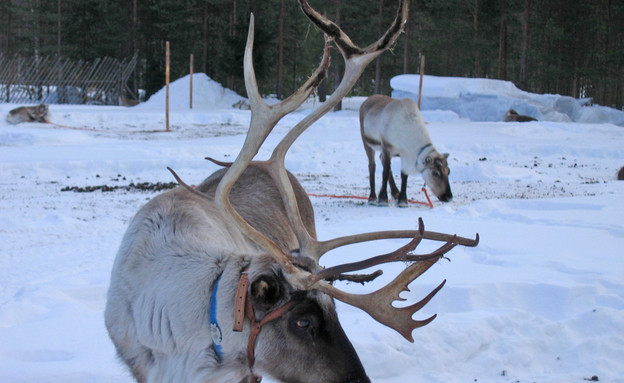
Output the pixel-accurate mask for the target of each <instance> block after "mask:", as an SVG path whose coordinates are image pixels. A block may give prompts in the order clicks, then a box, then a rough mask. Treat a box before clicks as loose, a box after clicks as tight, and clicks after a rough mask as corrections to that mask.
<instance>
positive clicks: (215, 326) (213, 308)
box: [210, 275, 223, 360]
mask: <svg viewBox="0 0 624 383" xmlns="http://www.w3.org/2000/svg"><path fill="white" fill-rule="evenodd" d="M219 281H221V275H219V278H217V281H216V282H215V284H214V287H213V288H212V295H211V296H210V337H211V338H212V346H213V347H214V350H215V352H216V353H217V356H218V357H219V360H221V359H223V350H222V347H221V345H222V344H223V332H221V327H219V323H218V322H217V291H218V290H219Z"/></svg>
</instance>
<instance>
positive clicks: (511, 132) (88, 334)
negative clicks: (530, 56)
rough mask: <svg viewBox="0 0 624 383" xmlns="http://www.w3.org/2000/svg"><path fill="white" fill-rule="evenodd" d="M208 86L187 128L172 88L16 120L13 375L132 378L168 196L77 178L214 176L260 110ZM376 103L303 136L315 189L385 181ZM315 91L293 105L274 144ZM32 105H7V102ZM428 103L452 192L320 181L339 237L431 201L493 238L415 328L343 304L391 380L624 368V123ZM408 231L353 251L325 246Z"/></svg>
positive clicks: (436, 211)
mask: <svg viewBox="0 0 624 383" xmlns="http://www.w3.org/2000/svg"><path fill="white" fill-rule="evenodd" d="M202 81H203V80H202ZM199 83H201V81H197V82H196V84H195V89H196V93H195V94H196V97H197V98H196V99H197V100H201V99H202V97H204V98H205V101H198V104H196V105H198V106H197V107H196V108H195V109H193V110H188V107H187V106H186V100H188V96H187V93H186V89H187V88H186V87H185V84H184V83H183V82H178V83H177V85H176V83H174V86H172V100H175V101H176V102H177V104H175V106H174V108H173V110H172V113H171V124H172V131H171V132H169V133H165V132H160V131H157V130H161V129H164V119H165V116H164V112H163V110H162V107H161V102H160V101H158V98H157V97H156V98H154V99H153V100H150V101H149V102H147V103H146V104H144V105H141V106H138V107H135V108H122V107H95V106H74V105H52V106H51V107H50V108H51V111H52V113H53V116H52V121H54V122H55V123H57V124H61V125H66V126H68V127H73V128H80V129H69V128H59V127H54V126H52V125H46V124H21V125H8V124H7V123H6V122H5V121H4V119H3V118H2V119H0V382H3V383H4V382H7V383H19V382H37V383H42V382H63V383H72V382H76V383H78V382H80V383H82V382H95V383H104V382H131V381H132V380H131V378H130V376H129V374H128V373H127V372H126V370H125V369H124V368H123V367H122V365H121V364H120V363H119V362H118V361H117V359H116V357H115V353H114V349H113V346H112V343H111V342H110V340H109V339H108V335H107V333H106V329H105V327H104V323H103V309H104V304H105V299H106V291H107V288H108V283H109V276H110V270H111V266H112V263H113V259H114V257H115V253H116V251H117V246H118V245H119V243H120V240H121V237H122V235H123V233H124V230H125V228H126V226H127V224H128V221H129V220H130V219H131V217H132V216H133V214H134V213H135V212H136V211H137V210H138V209H139V207H140V206H141V205H143V204H144V203H145V202H146V201H147V200H149V199H150V198H152V197H153V196H154V195H155V193H153V192H146V191H137V190H134V189H129V190H128V189H124V188H119V189H116V190H113V191H101V190H97V191H94V192H90V193H79V192H74V191H62V189H63V188H67V187H74V186H75V187H87V186H101V185H107V186H112V187H114V186H128V185H129V184H130V183H135V184H136V183H140V182H151V183H156V182H171V181H173V179H172V176H171V175H170V174H169V172H168V171H167V170H166V169H165V167H166V166H171V167H172V168H174V169H175V170H176V171H177V172H178V173H179V174H180V175H181V176H182V177H183V178H184V179H185V180H187V181H188V182H190V183H198V182H200V181H201V180H202V179H203V178H204V177H206V176H207V175H208V174H210V173H211V172H212V171H214V170H216V166H215V165H212V164H211V163H209V162H207V161H205V160H203V158H204V157H205V156H211V157H215V158H217V159H224V160H231V159H232V158H233V156H234V155H235V154H236V153H237V151H238V150H239V148H240V147H241V145H242V142H243V139H244V133H245V131H246V127H247V125H248V123H249V118H250V114H249V111H244V110H239V109H234V108H231V107H230V105H232V104H233V103H235V102H236V101H238V100H240V97H238V96H236V95H233V94H231V93H229V92H226V91H224V90H219V88H218V87H213V85H214V84H212V83H210V82H209V81H205V82H204V84H205V85H204V86H200V85H197V84H199ZM202 92H203V94H202ZM212 92H217V93H218V92H222V93H218V94H219V96H218V97H213V96H214V94H213V93H212ZM493 100H495V98H493ZM361 101H362V100H361V99H359V98H354V99H350V100H347V102H345V106H347V108H348V109H347V110H344V111H341V112H332V113H330V114H328V115H327V116H325V117H324V118H323V119H321V120H320V121H319V122H318V123H316V124H315V125H313V126H312V127H311V128H310V129H309V131H307V132H306V133H304V135H303V136H302V137H301V139H300V140H299V141H298V142H297V143H296V144H295V146H294V147H293V148H292V150H291V152H289V155H288V157H287V166H288V168H289V169H290V170H291V171H293V172H294V173H295V174H296V175H297V176H298V177H299V179H300V180H301V181H302V183H303V185H304V187H305V188H306V189H307V190H308V191H309V192H311V193H319V194H356V195H361V196H367V195H368V180H367V178H368V176H367V169H366V157H365V155H364V151H363V147H362V144H361V142H360V138H359V126H358V118H357V106H358V103H359V102H361ZM312 103H313V102H310V103H308V104H306V105H307V107H306V108H303V109H301V110H299V111H297V112H296V113H294V114H293V115H290V116H287V117H286V118H285V119H284V120H283V121H282V122H280V124H279V125H278V126H277V128H276V131H275V132H274V134H273V135H272V136H271V137H270V138H269V140H268V142H269V144H274V143H275V142H277V140H278V139H279V137H280V136H282V135H283V134H284V133H285V132H286V131H287V129H288V128H289V127H291V126H293V125H294V124H295V123H296V122H297V121H298V120H299V119H301V118H302V117H303V116H305V115H306V113H308V112H309V109H308V107H309V106H310V104H312ZM14 107H15V105H8V104H0V116H4V115H6V113H7V112H8V111H9V110H10V109H12V108H14ZM423 114H424V117H425V120H427V121H428V122H429V123H428V125H427V126H428V129H429V132H430V134H431V136H432V138H433V140H434V145H435V146H436V147H437V149H438V150H439V151H441V152H442V151H444V152H449V153H450V157H449V165H450V168H451V175H450V178H451V185H452V188H453V195H454V199H453V201H452V202H450V203H440V202H438V201H434V205H435V207H434V208H433V209H429V208H427V207H423V206H420V205H412V206H410V207H409V208H405V209H400V208H397V207H392V206H391V207H385V208H382V207H373V206H368V205H366V204H365V203H363V202H362V201H361V200H356V199H353V200H351V199H330V198H322V197H313V198H312V202H313V204H314V206H315V210H316V220H317V227H318V232H319V237H320V238H322V239H327V238H330V237H336V236H340V235H346V234H352V233H357V232H364V231H372V230H387V229H414V228H416V225H417V220H418V217H422V218H423V219H424V222H425V225H426V227H427V229H428V230H433V231H442V232H447V233H457V234H459V235H462V236H466V237H472V236H474V234H475V233H477V232H478V233H479V234H480V236H481V243H480V244H479V246H478V247H476V248H459V247H458V248H456V249H454V250H453V251H452V252H450V253H449V254H448V256H449V258H450V259H451V262H446V261H442V262H440V263H439V264H437V265H435V266H434V267H432V269H431V270H430V271H428V272H427V273H426V274H425V275H424V276H422V277H421V278H419V279H418V280H417V281H415V282H414V283H413V284H412V285H411V292H410V293H407V294H405V297H407V298H408V301H412V302H413V301H416V300H419V299H420V298H422V297H423V296H425V295H426V294H427V293H428V292H429V291H430V290H431V289H432V288H433V287H435V286H436V285H437V284H438V283H439V282H441V281H442V280H443V279H447V284H446V286H445V287H444V288H443V289H442V290H441V291H440V292H439V293H438V295H437V296H436V297H435V298H434V299H433V300H432V301H431V302H430V304H429V305H428V306H427V307H425V308H424V309H423V310H422V311H421V312H419V313H417V314H416V315H415V317H417V319H422V318H426V317H428V316H430V315H432V314H434V313H437V314H438V317H437V319H436V320H434V321H433V322H432V323H431V324H429V325H428V326H426V327H423V328H420V329H417V330H415V331H414V333H413V335H414V338H415V340H416V341H415V343H414V344H412V343H409V342H407V341H405V340H404V339H403V338H402V337H401V336H400V335H398V334H397V333H395V332H394V331H393V330H391V329H388V328H386V327H384V326H382V325H380V324H378V323H377V322H375V321H374V320H373V319H371V318H370V317H369V316H368V315H367V314H365V313H363V312H361V311H359V310H358V309H355V308H352V307H349V306H346V305H342V304H339V305H338V310H339V316H340V318H341V322H342V323H343V325H344V327H345V329H346V331H347V333H348V335H349V337H350V339H351V340H352V342H353V344H354V346H355V348H356V350H357V351H358V353H359V355H360V357H361V359H362V362H363V364H364V366H365V368H366V370H367V372H368V374H369V376H370V377H371V379H372V381H373V382H382V383H399V382H401V383H404V382H418V381H420V382H440V383H442V382H527V383H530V382H543V383H557V382H561V383H564V382H565V383H571V382H583V381H587V380H596V379H599V381H601V382H624V366H623V364H622V361H624V219H623V217H624V203H623V202H622V200H623V198H624V182H622V181H616V180H615V175H616V172H617V170H618V169H619V168H620V167H621V166H624V128H622V127H620V126H616V125H613V124H582V123H574V122H531V123H524V124H523V123H503V122H472V121H469V120H467V119H461V118H457V115H456V114H454V113H451V112H448V111H440V110H437V111H425V112H424V113H423ZM155 130H156V131H155ZM268 146H271V145H268ZM268 153H269V150H268V149H263V150H261V153H260V154H259V157H260V158H266V157H267V155H268ZM399 163H400V162H399V160H398V159H397V160H395V162H394V163H393V166H396V169H395V173H396V174H398V169H399ZM378 168H379V167H378ZM379 177H380V175H379ZM421 185H422V179H421V178H420V177H417V176H416V177H411V178H410V185H409V188H408V193H409V197H410V198H413V199H418V200H423V199H424V196H423V195H422V193H421V192H420V187H421ZM404 243H405V241H398V240H397V241H394V240H393V241H384V242H379V243H373V244H367V245H361V246H360V245H359V246H355V247H353V248H347V249H340V250H339V251H337V252H336V253H335V254H334V253H331V254H329V255H327V256H326V258H327V259H324V263H325V264H327V265H331V264H335V263H337V262H344V261H345V260H353V259H357V258H361V257H364V256H372V255H375V254H380V253H382V252H386V251H388V250H391V249H395V248H397V247H399V246H400V245H402V244H404ZM401 267H402V266H401V265H395V266H393V267H389V269H393V270H398V269H399V268H401ZM388 274H389V273H386V274H385V275H384V276H382V278H380V280H379V281H376V282H375V283H373V284H372V285H371V286H366V287H361V286H357V285H346V286H344V287H345V288H347V289H349V290H350V291H356V292H357V291H363V290H366V291H370V290H372V289H375V288H377V287H379V286H380V285H381V284H382V283H383V282H386V281H388V279H384V278H388ZM266 381H270V380H268V379H266Z"/></svg>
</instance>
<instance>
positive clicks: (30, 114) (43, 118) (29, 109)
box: [6, 104, 50, 124]
mask: <svg viewBox="0 0 624 383" xmlns="http://www.w3.org/2000/svg"><path fill="white" fill-rule="evenodd" d="M6 119H7V122H9V123H10V124H19V123H22V122H49V119H50V111H49V110H48V106H47V105H46V104H40V105H37V106H20V107H19V108H15V109H13V110H11V111H9V114H8V115H7V118H6Z"/></svg>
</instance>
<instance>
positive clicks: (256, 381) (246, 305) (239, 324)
mask: <svg viewBox="0 0 624 383" xmlns="http://www.w3.org/2000/svg"><path fill="white" fill-rule="evenodd" d="M248 288H249V278H248V277H247V273H246V272H243V273H242V275H241V278H240V281H239V282H238V289H237V290H236V297H235V300H234V327H233V330H234V331H243V323H244V319H243V312H244V314H245V315H246V316H247V319H248V320H249V327H250V333H249V342H248V343H247V360H248V362H249V370H250V371H251V378H250V382H252V383H260V381H262V377H261V376H256V375H255V374H254V373H253V365H254V363H255V361H256V356H255V346H256V340H257V338H258V335H259V334H260V330H261V329H262V326H264V325H265V324H267V323H269V322H271V321H274V320H275V319H277V318H279V317H281V316H282V315H284V314H285V313H286V312H288V310H290V309H291V308H292V306H293V305H294V304H295V301H292V300H291V301H289V302H287V303H285V304H284V305H282V306H280V307H278V308H276V309H275V310H273V311H270V312H269V313H268V314H267V315H266V316H265V317H264V318H262V320H261V321H259V322H258V321H257V320H256V315H255V313H254V309H253V306H252V305H251V299H249V297H248V296H247V290H248Z"/></svg>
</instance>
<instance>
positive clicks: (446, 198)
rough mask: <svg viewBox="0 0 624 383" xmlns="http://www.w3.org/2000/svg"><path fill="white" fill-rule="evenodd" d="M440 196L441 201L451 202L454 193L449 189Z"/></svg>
mask: <svg viewBox="0 0 624 383" xmlns="http://www.w3.org/2000/svg"><path fill="white" fill-rule="evenodd" d="M439 198H440V201H442V202H450V201H451V200H452V199H453V193H451V191H450V190H449V191H447V192H446V193H444V194H443V195H441V196H440V197H439Z"/></svg>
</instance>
